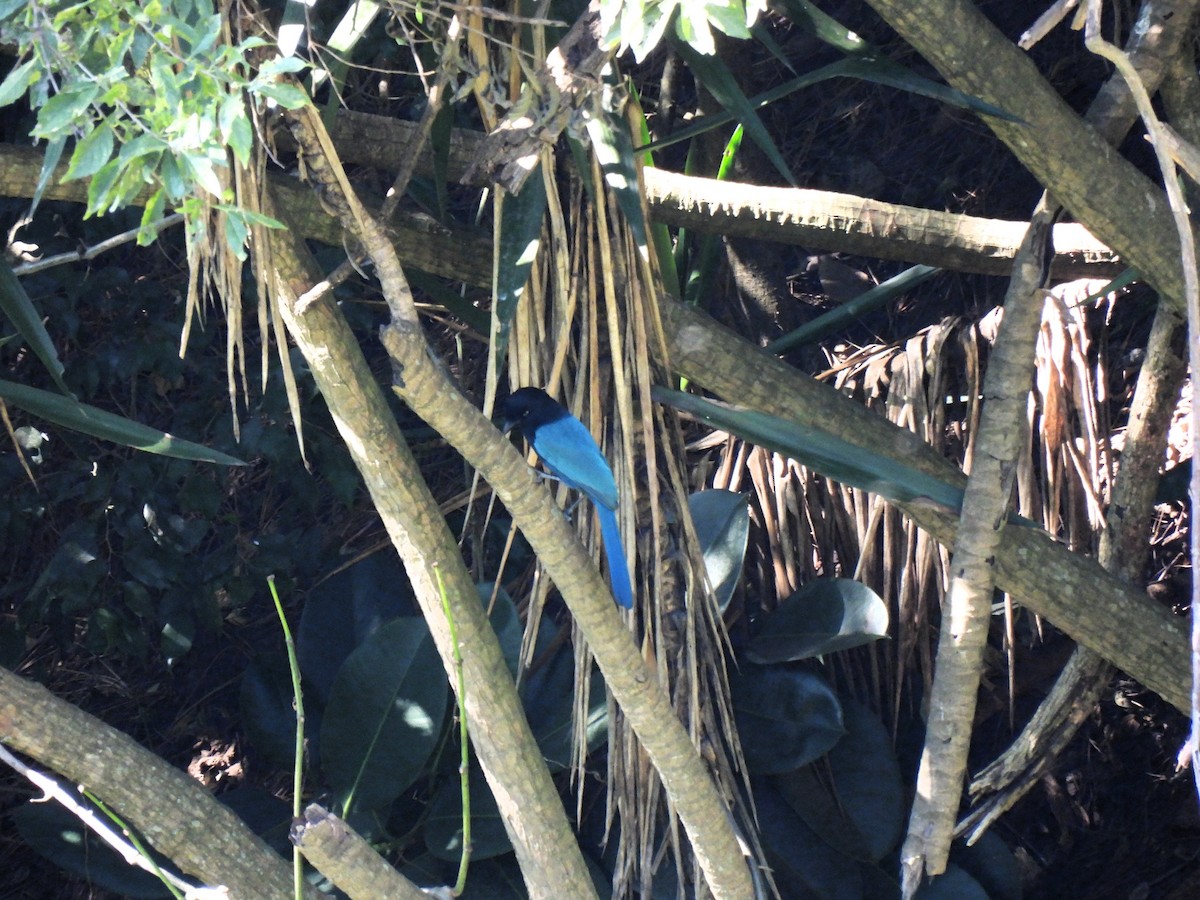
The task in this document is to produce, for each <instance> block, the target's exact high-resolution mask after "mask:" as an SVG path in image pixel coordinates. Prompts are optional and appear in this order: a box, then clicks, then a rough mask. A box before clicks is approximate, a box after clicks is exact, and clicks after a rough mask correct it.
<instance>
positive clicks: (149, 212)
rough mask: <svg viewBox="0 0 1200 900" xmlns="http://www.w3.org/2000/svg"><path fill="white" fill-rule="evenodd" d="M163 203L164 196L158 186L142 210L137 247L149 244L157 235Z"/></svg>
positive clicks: (161, 217) (164, 201) (164, 200)
mask: <svg viewBox="0 0 1200 900" xmlns="http://www.w3.org/2000/svg"><path fill="white" fill-rule="evenodd" d="M165 203H166V196H165V195H164V192H163V189H162V188H159V189H158V190H157V191H155V192H154V193H153V194H152V195H151V196H150V200H149V201H148V202H147V203H146V207H145V209H143V210H142V219H141V221H140V222H139V223H138V236H137V242H138V246H139V247H147V246H149V245H150V244H152V243H154V240H155V238H157V237H158V227H157V226H158V223H159V222H161V221H162V219H163V206H164V205H165Z"/></svg>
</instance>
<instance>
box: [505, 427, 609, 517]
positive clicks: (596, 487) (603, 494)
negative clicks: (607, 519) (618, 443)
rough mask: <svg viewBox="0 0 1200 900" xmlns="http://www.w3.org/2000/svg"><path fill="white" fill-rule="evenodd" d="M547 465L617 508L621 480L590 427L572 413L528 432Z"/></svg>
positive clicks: (596, 499)
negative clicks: (613, 470) (615, 473)
mask: <svg viewBox="0 0 1200 900" xmlns="http://www.w3.org/2000/svg"><path fill="white" fill-rule="evenodd" d="M526 437H528V438H529V442H530V443H531V444H533V449H534V450H536V451H537V455H538V456H539V457H541V460H542V463H543V465H545V466H546V468H547V469H549V470H550V472H551V473H552V474H553V475H554V476H555V477H557V478H559V479H561V480H562V481H563V482H564V483H566V484H567V485H568V486H570V487H573V488H575V489H576V490H577V491H583V493H585V494H587V495H588V497H590V498H591V499H592V501H593V502H594V503H598V504H600V505H602V506H605V507H607V508H608V509H616V508H617V484H616V482H615V481H614V480H613V474H612V470H611V469H609V467H608V461H607V460H606V459H605V458H604V454H602V453H601V452H600V448H599V447H598V446H597V445H596V441H595V439H594V438H593V437H592V434H591V432H590V431H588V430H587V428H585V427H584V425H583V423H582V422H580V421H579V420H578V419H576V418H575V417H574V416H572V415H569V414H568V415H566V416H564V417H562V418H559V419H555V420H553V421H552V422H543V423H542V424H541V425H539V426H538V427H537V428H536V429H535V430H534V433H533V434H532V435H529V434H526Z"/></svg>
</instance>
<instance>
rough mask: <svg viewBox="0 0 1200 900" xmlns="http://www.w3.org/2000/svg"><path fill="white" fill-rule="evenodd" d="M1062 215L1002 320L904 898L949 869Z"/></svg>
mask: <svg viewBox="0 0 1200 900" xmlns="http://www.w3.org/2000/svg"><path fill="white" fill-rule="evenodd" d="M1057 212H1058V211H1057V209H1055V208H1052V207H1051V206H1050V205H1048V204H1047V203H1046V202H1045V201H1044V200H1043V202H1042V203H1041V204H1039V206H1038V208H1037V210H1036V211H1035V212H1034V215H1033V218H1032V220H1031V221H1030V223H1029V232H1028V234H1027V235H1026V237H1025V241H1024V242H1023V243H1022V245H1021V252H1020V253H1019V254H1018V255H1017V264H1016V266H1014V267H1013V275H1012V279H1011V280H1010V281H1009V285H1008V291H1007V292H1006V293H1005V295H1004V319H1003V322H1002V323H1001V326H1000V334H999V336H998V338H997V339H996V346H995V349H994V350H993V352H992V355H991V358H990V360H989V362H988V371H987V378H986V380H985V382H984V404H983V413H982V416H981V418H980V426H979V430H978V432H977V435H976V439H975V449H974V452H973V453H972V455H971V459H970V471H971V474H970V477H968V478H967V489H966V493H965V494H964V496H963V507H962V515H961V517H960V520H959V527H958V533H957V534H956V535H955V537H954V567H953V572H952V573H951V579H950V588H949V590H948V591H947V596H946V600H945V602H943V604H942V621H941V627H940V632H939V638H938V650H937V666H936V669H935V672H934V678H933V688H932V690H931V691H930V694H929V715H928V717H927V719H926V725H925V729H926V730H925V749H924V751H923V752H922V754H921V766H920V770H919V771H918V773H917V793H916V796H915V798H914V799H913V808H912V813H911V814H910V816H909V825H908V836H907V838H906V839H905V841H904V848H903V849H902V850H901V851H900V867H901V873H902V876H903V885H902V886H903V893H904V897H905V898H909V897H912V896H913V895H915V894H916V892H917V890H918V889H919V888H920V886H921V882H922V880H923V877H924V876H925V875H927V874H928V875H940V874H941V873H942V872H944V871H946V863H947V861H948V860H949V857H950V843H951V841H952V839H953V836H954V820H955V817H956V816H957V815H958V807H959V802H960V801H961V799H962V787H963V782H964V781H965V780H966V774H967V751H968V750H969V749H970V746H971V733H972V724H973V722H974V719H975V701H976V698H977V697H978V696H979V679H980V675H981V673H982V671H983V648H984V646H985V645H986V644H987V634H988V623H989V621H990V619H991V612H992V596H993V594H994V593H995V589H996V566H995V559H996V553H997V551H998V550H999V548H1000V545H1001V543H1002V541H1003V529H1004V528H1005V527H1006V522H1007V520H1008V510H1009V504H1010V501H1011V499H1012V489H1013V483H1014V480H1015V478H1016V472H1017V458H1018V457H1019V456H1020V452H1021V445H1022V443H1023V436H1024V434H1025V432H1026V431H1027V425H1026V421H1025V419H1026V416H1027V407H1028V397H1029V388H1030V386H1031V373H1032V369H1033V367H1032V366H1031V365H1030V361H1031V360H1032V359H1033V358H1034V356H1035V355H1036V346H1037V335H1038V329H1039V327H1040V326H1041V322H1042V307H1043V306H1044V305H1045V301H1044V299H1043V297H1042V294H1041V290H1040V289H1041V288H1042V287H1043V282H1044V279H1045V274H1044V273H1043V271H1042V267H1043V258H1044V256H1045V253H1046V248H1047V241H1049V240H1050V234H1051V228H1052V227H1053V223H1054V219H1055V217H1056V215H1057ZM1013 527H1019V526H1013Z"/></svg>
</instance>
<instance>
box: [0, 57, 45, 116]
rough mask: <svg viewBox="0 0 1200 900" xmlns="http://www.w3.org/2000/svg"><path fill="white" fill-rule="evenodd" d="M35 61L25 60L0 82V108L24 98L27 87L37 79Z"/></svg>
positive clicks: (37, 73)
mask: <svg viewBox="0 0 1200 900" xmlns="http://www.w3.org/2000/svg"><path fill="white" fill-rule="evenodd" d="M36 66H37V59H27V60H26V61H25V62H23V63H21V64H20V65H19V66H17V67H16V68H14V69H13V70H12V71H11V72H9V73H8V75H6V76H5V78H4V81H3V82H0V106H8V105H9V104H10V103H15V102H16V101H18V100H20V99H21V98H22V97H24V96H25V92H26V91H28V90H29V86H30V85H31V84H33V82H34V81H35V80H36V79H37V78H38V76H39V74H40V73H39V71H38V70H37V69H36V68H35V67H36Z"/></svg>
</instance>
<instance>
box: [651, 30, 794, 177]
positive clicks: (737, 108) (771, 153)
mask: <svg viewBox="0 0 1200 900" xmlns="http://www.w3.org/2000/svg"><path fill="white" fill-rule="evenodd" d="M675 48H676V49H677V50H678V51H679V55H680V56H682V57H683V59H684V61H685V62H686V63H687V65H688V68H689V69H691V70H692V74H693V76H695V78H696V80H697V81H699V82H700V83H701V84H703V85H704V87H705V89H706V90H707V91H708V92H709V93H711V94H712V95H713V96H714V97H715V98H716V99H717V102H718V103H720V104H721V106H723V107H724V108H725V110H726V111H727V112H728V113H729V115H730V116H732V117H734V118H736V119H737V120H738V121H739V122H741V123H742V125H743V127H745V129H746V134H747V135H748V136H749V138H750V140H752V141H754V143H756V144H757V145H758V147H759V149H760V150H762V152H763V153H764V154H765V155H766V157H767V159H769V160H770V161H771V164H772V165H773V166H774V167H775V169H776V171H777V172H779V174H780V175H782V176H783V179H784V181H786V182H787V183H788V184H789V185H791V186H792V187H795V186H796V179H795V178H794V177H792V171H791V169H789V168H788V165H787V162H785V161H784V158H783V156H782V155H781V154H780V152H779V149H778V148H777V147H776V146H775V142H774V141H773V140H772V139H771V134H770V132H769V131H767V126H766V125H764V124H763V121H762V119H760V118H759V117H758V113H757V112H755V110H756V109H757V105H756V104H755V103H754V102H753V101H751V100H748V99H747V98H746V95H745V94H744V93H742V89H741V88H740V87H738V83H737V79H736V78H734V77H733V73H732V72H730V71H729V68H728V67H727V66H726V65H725V63H724V62H722V60H721V59H720V57H717V56H704V55H702V54H700V53H697V52H696V51H695V50H694V49H693V48H692V47H690V46H689V45H688V44H685V43H682V42H679V41H676V42H675Z"/></svg>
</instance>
